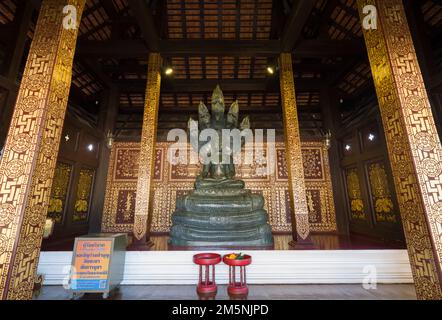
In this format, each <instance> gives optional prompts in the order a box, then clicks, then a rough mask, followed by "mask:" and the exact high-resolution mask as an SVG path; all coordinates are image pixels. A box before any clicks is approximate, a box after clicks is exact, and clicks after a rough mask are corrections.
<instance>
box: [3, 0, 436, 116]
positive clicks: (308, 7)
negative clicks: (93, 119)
mask: <svg viewBox="0 0 442 320" xmlns="http://www.w3.org/2000/svg"><path fill="white" fill-rule="evenodd" d="M32 1H37V0H32ZM19 3H20V0H0V24H2V25H8V24H9V23H11V22H12V21H13V20H14V17H15V15H16V13H17V12H16V11H17V7H18V5H19ZM419 8H420V10H421V12H422V16H423V19H424V21H425V24H426V28H427V30H436V29H437V30H441V29H442V27H441V25H442V5H441V4H440V2H439V1H436V0H426V1H420V7H419ZM35 22H36V19H34V22H33V24H32V25H31V27H30V31H29V33H28V36H29V38H30V39H31V38H32V36H33V29H34V28H35ZM431 34H432V35H433V37H435V38H437V37H436V36H434V34H436V35H440V32H439V33H434V32H433V31H431ZM439 38H442V37H439ZM435 42H436V43H438V41H436V40H435ZM439 42H440V41H439ZM435 50H441V52H442V45H440V46H439V47H437V46H436V48H435ZM281 51H286V52H293V61H294V65H293V68H294V72H295V83H296V87H297V100H298V104H299V106H300V108H301V109H305V110H312V115H313V114H315V115H316V117H317V114H318V107H319V104H320V97H319V92H320V89H321V87H322V86H324V85H327V86H332V87H333V88H334V90H336V92H338V93H339V94H340V95H341V96H342V97H343V98H346V99H352V98H356V97H358V96H360V95H361V94H364V93H365V92H366V91H367V90H372V86H373V84H372V80H371V72H370V67H369V64H368V60H367V56H366V52H365V47H364V42H363V37H362V30H361V26H360V23H359V18H358V13H357V8H356V0H314V1H311V0H303V1H302V0H222V1H221V0H167V1H161V0H150V1H149V0H87V4H86V8H85V11H84V14H83V18H82V21H81V26H80V32H79V39H78V46H77V54H76V57H75V62H74V72H73V89H72V90H71V93H72V97H71V98H72V99H73V100H76V101H77V103H78V104H80V105H82V106H85V107H86V109H88V110H89V111H91V112H96V111H97V110H96V109H97V107H96V104H95V101H96V100H98V99H99V97H100V95H101V94H102V93H103V92H105V91H104V90H106V89H117V90H119V92H120V109H121V111H122V112H123V113H131V112H138V113H139V112H141V110H142V107H143V104H144V91H145V83H146V72H147V56H148V54H149V52H161V54H162V56H163V57H164V58H165V59H166V61H167V62H168V63H170V64H171V65H173V67H174V74H173V76H172V77H164V79H163V83H162V91H161V109H160V110H164V109H171V110H195V108H196V106H197V104H198V102H199V101H200V100H203V101H206V102H207V100H208V98H210V92H211V90H212V89H213V87H214V86H215V84H216V83H220V84H221V87H222V88H223V90H224V92H225V94H226V100H227V102H228V103H229V102H231V101H233V100H235V99H238V100H239V102H240V104H241V107H242V109H243V110H247V111H248V112H253V110H268V111H269V112H280V94H279V83H278V76H277V75H274V76H269V75H268V74H267V73H266V67H267V65H269V64H272V65H275V64H276V59H277V57H278V55H279V53H280V52H281ZM439 56H441V57H442V54H441V55H439ZM438 61H439V64H440V65H441V66H442V58H439V60H438Z"/></svg>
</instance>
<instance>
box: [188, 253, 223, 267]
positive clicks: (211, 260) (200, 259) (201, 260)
mask: <svg viewBox="0 0 442 320" xmlns="http://www.w3.org/2000/svg"><path fill="white" fill-rule="evenodd" d="M193 262H194V263H195V264H197V265H200V266H210V265H213V264H218V263H220V262H221V255H219V254H217V253H200V254H196V255H194V256H193Z"/></svg>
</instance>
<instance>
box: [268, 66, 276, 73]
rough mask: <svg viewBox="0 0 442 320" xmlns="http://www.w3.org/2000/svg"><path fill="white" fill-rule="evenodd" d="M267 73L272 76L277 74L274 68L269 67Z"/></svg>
mask: <svg viewBox="0 0 442 320" xmlns="http://www.w3.org/2000/svg"><path fill="white" fill-rule="evenodd" d="M267 73H268V74H270V75H274V74H275V68H274V67H272V66H268V67H267Z"/></svg>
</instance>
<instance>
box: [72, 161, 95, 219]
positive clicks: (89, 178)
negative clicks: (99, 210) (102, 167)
mask: <svg viewBox="0 0 442 320" xmlns="http://www.w3.org/2000/svg"><path fill="white" fill-rule="evenodd" d="M94 176H95V170H92V169H86V168H82V169H81V170H80V173H79V178H78V185H77V195H76V198H75V204H74V213H73V215H72V221H74V222H83V221H87V219H88V216H89V209H90V199H91V196H92V187H93V184H94Z"/></svg>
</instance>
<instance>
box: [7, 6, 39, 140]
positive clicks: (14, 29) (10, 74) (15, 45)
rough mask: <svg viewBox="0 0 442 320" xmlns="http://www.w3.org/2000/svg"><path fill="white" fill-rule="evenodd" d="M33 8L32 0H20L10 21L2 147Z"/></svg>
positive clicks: (9, 120)
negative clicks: (12, 19) (6, 93)
mask: <svg viewBox="0 0 442 320" xmlns="http://www.w3.org/2000/svg"><path fill="white" fill-rule="evenodd" d="M34 10H35V4H34V3H33V1H21V2H20V3H19V6H18V7H17V11H16V15H15V17H14V21H12V22H11V28H10V30H9V33H10V35H9V37H10V40H9V41H7V42H9V43H10V46H8V49H7V50H8V51H9V54H8V55H7V57H6V59H7V61H8V62H7V63H6V64H5V65H7V68H5V70H2V71H4V74H5V78H4V80H5V81H7V82H8V86H6V87H5V89H7V90H8V95H7V99H6V101H5V104H4V106H3V110H0V118H1V121H0V124H1V126H0V148H1V147H3V144H4V143H5V140H6V139H5V138H6V134H7V131H8V128H9V124H10V122H11V117H12V112H13V109H14V105H15V101H16V99H17V93H18V84H17V78H18V73H19V69H20V64H21V62H22V58H23V54H24V51H25V45H26V38H27V33H28V31H29V27H30V24H31V19H32V14H33V13H34ZM7 26H8V25H7ZM0 107H1V106H0Z"/></svg>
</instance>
